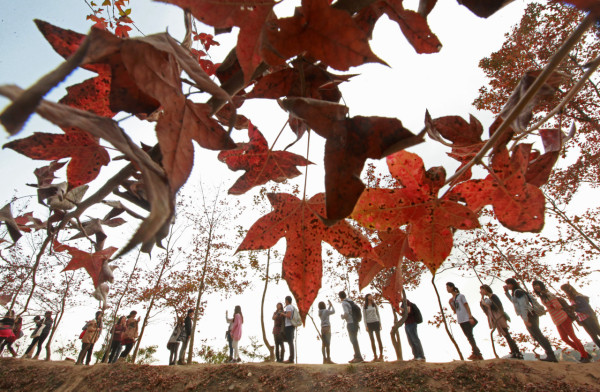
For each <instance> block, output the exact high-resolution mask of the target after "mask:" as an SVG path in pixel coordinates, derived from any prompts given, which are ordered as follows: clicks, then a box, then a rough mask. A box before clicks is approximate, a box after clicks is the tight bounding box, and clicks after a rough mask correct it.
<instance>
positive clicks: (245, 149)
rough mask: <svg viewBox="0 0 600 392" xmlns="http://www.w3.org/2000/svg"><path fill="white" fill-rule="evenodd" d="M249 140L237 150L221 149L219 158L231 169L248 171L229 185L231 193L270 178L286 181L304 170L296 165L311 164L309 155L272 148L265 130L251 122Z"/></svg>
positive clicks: (246, 189)
mask: <svg viewBox="0 0 600 392" xmlns="http://www.w3.org/2000/svg"><path fill="white" fill-rule="evenodd" d="M248 136H249V137H250V142H249V143H239V144H238V148H236V149H235V150H228V151H221V152H220V153H219V156H218V159H219V160H220V161H221V162H224V163H226V164H227V167H229V169H231V170H245V171H246V173H244V175H242V176H241V177H240V178H238V180H237V181H236V182H235V184H233V186H232V187H231V188H229V193H230V194H232V195H241V194H243V193H246V192H247V191H248V190H250V189H251V188H253V187H255V186H258V185H262V184H266V183H267V182H269V181H270V180H273V181H275V182H283V181H285V180H286V179H288V178H294V177H296V176H299V175H300V174H301V173H300V171H299V170H298V169H297V168H296V166H307V165H312V162H310V161H308V160H307V159H306V158H304V157H302V156H300V155H297V154H293V153H291V152H288V151H271V150H270V149H269V145H268V144H267V141H266V140H265V138H264V136H263V135H262V133H261V132H260V131H259V130H258V129H257V128H256V127H255V126H254V125H253V124H252V123H249V126H248Z"/></svg>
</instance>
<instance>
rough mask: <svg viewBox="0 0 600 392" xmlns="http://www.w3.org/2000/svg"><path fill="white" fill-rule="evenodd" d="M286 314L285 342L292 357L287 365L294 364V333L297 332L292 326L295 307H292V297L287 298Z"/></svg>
mask: <svg viewBox="0 0 600 392" xmlns="http://www.w3.org/2000/svg"><path fill="white" fill-rule="evenodd" d="M283 311H284V312H285V322H284V327H283V330H284V333H285V341H286V342H287V344H288V348H289V352H290V357H289V359H288V360H287V361H284V362H285V363H294V332H295V331H296V327H294V325H293V324H292V317H294V312H295V311H296V310H295V309H294V306H293V305H292V297H291V296H290V295H288V296H287V297H285V308H283Z"/></svg>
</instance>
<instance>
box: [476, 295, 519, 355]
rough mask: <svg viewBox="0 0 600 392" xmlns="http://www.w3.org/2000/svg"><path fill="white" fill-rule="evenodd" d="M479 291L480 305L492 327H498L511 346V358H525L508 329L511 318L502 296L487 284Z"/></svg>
mask: <svg viewBox="0 0 600 392" xmlns="http://www.w3.org/2000/svg"><path fill="white" fill-rule="evenodd" d="M479 292H480V293H481V302H479V305H480V306H481V310H483V312H484V313H485V314H486V316H487V319H488V325H489V327H490V329H496V330H497V331H498V333H499V334H500V335H502V336H503V337H504V339H505V340H506V343H508V347H509V348H510V357H511V358H514V359H523V354H521V350H519V347H518V346H517V343H515V341H514V340H513V338H512V336H510V332H509V331H508V322H509V321H510V319H509V318H508V315H507V314H506V313H505V312H504V306H503V305H502V302H501V301H500V298H498V296H497V295H496V294H494V292H493V291H492V288H491V287H490V286H488V285H487V284H484V285H482V286H481V287H480V288H479Z"/></svg>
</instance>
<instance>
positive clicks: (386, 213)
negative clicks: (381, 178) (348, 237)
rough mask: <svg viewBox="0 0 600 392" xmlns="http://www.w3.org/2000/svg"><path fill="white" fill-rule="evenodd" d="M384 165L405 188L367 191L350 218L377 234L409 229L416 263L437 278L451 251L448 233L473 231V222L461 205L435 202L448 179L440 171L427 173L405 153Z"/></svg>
mask: <svg viewBox="0 0 600 392" xmlns="http://www.w3.org/2000/svg"><path fill="white" fill-rule="evenodd" d="M387 164H388V168H389V170H390V174H391V175H392V176H393V177H394V178H396V179H397V180H398V182H399V183H400V184H402V185H403V187H402V188H396V189H382V188H372V189H366V190H365V191H364V192H363V194H362V196H361V197H360V199H359V200H358V203H356V207H355V209H354V211H353V213H352V218H353V219H355V220H357V221H358V222H359V223H360V224H361V225H363V226H366V227H370V228H374V229H376V230H391V229H395V228H398V227H400V226H403V225H408V226H407V230H406V231H407V234H408V243H409V245H410V248H411V249H412V251H413V252H414V254H415V257H416V258H417V259H418V260H422V261H423V262H424V263H425V265H426V266H427V267H428V268H429V269H430V271H431V272H432V273H435V271H436V270H437V269H438V268H439V266H440V265H441V264H442V262H443V261H444V260H445V259H446V258H447V257H448V255H449V254H450V251H451V250H452V242H453V238H452V230H451V228H452V227H454V228H457V229H463V230H465V229H473V228H476V227H478V226H479V222H478V220H477V216H476V215H475V213H474V212H473V211H471V210H470V209H469V208H467V207H465V206H464V205H462V204H459V203H456V202H454V201H450V200H443V199H438V192H439V189H440V187H441V186H442V185H443V184H444V179H445V175H446V174H445V171H444V169H443V168H442V167H434V168H431V169H429V170H428V171H425V168H424V166H423V161H422V160H421V158H420V157H419V156H418V155H416V154H413V153H409V152H406V151H400V152H398V153H396V154H393V155H390V156H388V157H387Z"/></svg>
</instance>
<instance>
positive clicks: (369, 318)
mask: <svg viewBox="0 0 600 392" xmlns="http://www.w3.org/2000/svg"><path fill="white" fill-rule="evenodd" d="M363 319H364V321H365V327H366V328H367V332H368V333H369V339H370V340H371V348H372V349H373V357H374V358H373V362H382V361H383V344H382V343H381V334H380V332H379V331H381V318H380V317H379V309H378V308H377V304H376V303H375V301H374V300H373V296H372V295H371V294H367V295H366V296H365V305H364V308H363ZM373 335H375V336H373ZM375 337H377V342H378V343H379V356H377V349H376V346H375Z"/></svg>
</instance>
